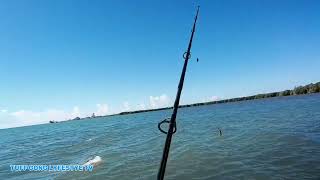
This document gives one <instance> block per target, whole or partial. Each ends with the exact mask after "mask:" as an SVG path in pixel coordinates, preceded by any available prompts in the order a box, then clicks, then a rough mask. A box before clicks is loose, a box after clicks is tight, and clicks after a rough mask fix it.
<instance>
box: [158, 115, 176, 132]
mask: <svg viewBox="0 0 320 180" xmlns="http://www.w3.org/2000/svg"><path fill="white" fill-rule="evenodd" d="M163 123H168V124H169V128H170V118H166V119H164V120H163V121H161V122H159V123H158V129H159V130H160V131H161V132H162V133H164V134H168V131H165V130H163V129H162V128H161V125H162V124H163ZM176 131H177V125H176V123H175V122H174V125H173V132H172V134H174V133H175V132H176Z"/></svg>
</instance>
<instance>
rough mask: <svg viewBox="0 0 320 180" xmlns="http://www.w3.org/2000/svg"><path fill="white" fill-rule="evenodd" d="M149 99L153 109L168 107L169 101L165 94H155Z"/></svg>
mask: <svg viewBox="0 0 320 180" xmlns="http://www.w3.org/2000/svg"><path fill="white" fill-rule="evenodd" d="M149 101H150V106H151V108H152V109H155V108H162V107H168V106H169V103H170V98H169V97H168V96H167V95H166V94H163V95H161V96H155V97H153V96H150V97H149Z"/></svg>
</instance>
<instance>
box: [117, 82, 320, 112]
mask: <svg viewBox="0 0 320 180" xmlns="http://www.w3.org/2000/svg"><path fill="white" fill-rule="evenodd" d="M319 92H320V82H317V83H315V84H314V83H311V84H308V85H305V86H298V87H295V88H294V89H292V90H284V91H279V92H271V93H264V94H256V95H253V96H245V97H237V98H230V99H224V100H218V101H209V102H203V103H194V104H186V105H180V106H179V108H184V107H193V106H204V105H210V104H222V103H229V102H238V101H247V100H254V99H264V98H272V97H280V96H296V95H303V94H313V93H319ZM166 109H172V107H166V108H158V109H148V110H138V111H128V112H121V113H119V114H115V115H125V114H135V113H142V112H150V111H160V110H166Z"/></svg>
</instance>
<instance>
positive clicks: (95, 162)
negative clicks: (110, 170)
mask: <svg viewBox="0 0 320 180" xmlns="http://www.w3.org/2000/svg"><path fill="white" fill-rule="evenodd" d="M101 161H102V159H101V157H100V156H96V157H94V158H93V159H89V160H88V161H87V162H86V163H84V164H83V165H84V166H87V165H93V166H96V165H98V164H100V163H101Z"/></svg>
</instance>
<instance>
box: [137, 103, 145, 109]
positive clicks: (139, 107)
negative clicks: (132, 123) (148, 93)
mask: <svg viewBox="0 0 320 180" xmlns="http://www.w3.org/2000/svg"><path fill="white" fill-rule="evenodd" d="M137 109H138V110H145V109H146V105H145V104H144V103H141V104H138V106H137Z"/></svg>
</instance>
